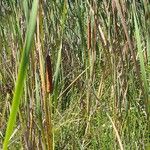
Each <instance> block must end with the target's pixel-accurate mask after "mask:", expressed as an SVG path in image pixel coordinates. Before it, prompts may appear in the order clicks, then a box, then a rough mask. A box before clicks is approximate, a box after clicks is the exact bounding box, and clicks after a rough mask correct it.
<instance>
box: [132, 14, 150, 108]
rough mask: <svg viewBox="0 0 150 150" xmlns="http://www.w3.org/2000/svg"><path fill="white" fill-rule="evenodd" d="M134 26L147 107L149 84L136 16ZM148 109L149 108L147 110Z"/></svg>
mask: <svg viewBox="0 0 150 150" xmlns="http://www.w3.org/2000/svg"><path fill="white" fill-rule="evenodd" d="M134 24H135V37H136V40H137V49H138V54H139V60H140V69H141V76H142V80H143V83H144V91H145V98H146V99H145V106H148V105H147V96H148V83H147V76H146V69H145V64H144V57H143V52H142V47H141V45H142V43H141V35H140V29H139V27H138V22H137V19H136V15H135V14H134ZM147 109H148V108H147Z"/></svg>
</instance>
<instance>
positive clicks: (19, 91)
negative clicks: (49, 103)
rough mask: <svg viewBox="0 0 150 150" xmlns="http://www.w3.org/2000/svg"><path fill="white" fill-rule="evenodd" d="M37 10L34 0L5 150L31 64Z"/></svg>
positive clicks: (36, 1)
mask: <svg viewBox="0 0 150 150" xmlns="http://www.w3.org/2000/svg"><path fill="white" fill-rule="evenodd" d="M37 10H38V0H34V1H33V5H32V10H31V14H30V20H29V24H28V29H27V34H26V40H25V45H24V49H23V53H22V58H21V64H20V68H19V74H18V78H17V82H16V87H15V92H14V97H13V101H12V107H11V112H10V116H9V120H8V125H7V129H6V134H5V139H4V143H3V149H4V150H7V146H8V143H9V139H10V136H11V134H12V131H13V127H14V125H15V121H16V116H17V111H18V108H19V104H20V98H21V96H22V92H23V85H24V81H25V78H26V70H27V66H28V63H29V53H30V49H31V46H32V40H33V35H34V30H35V25H36V15H37Z"/></svg>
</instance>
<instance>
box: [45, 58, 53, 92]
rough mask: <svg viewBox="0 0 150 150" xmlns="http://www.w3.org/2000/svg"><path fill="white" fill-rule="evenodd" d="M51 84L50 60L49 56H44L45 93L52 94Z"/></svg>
mask: <svg viewBox="0 0 150 150" xmlns="http://www.w3.org/2000/svg"><path fill="white" fill-rule="evenodd" d="M52 91H53V83H52V67H51V58H50V56H49V55H47V56H46V92H47V93H52Z"/></svg>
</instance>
